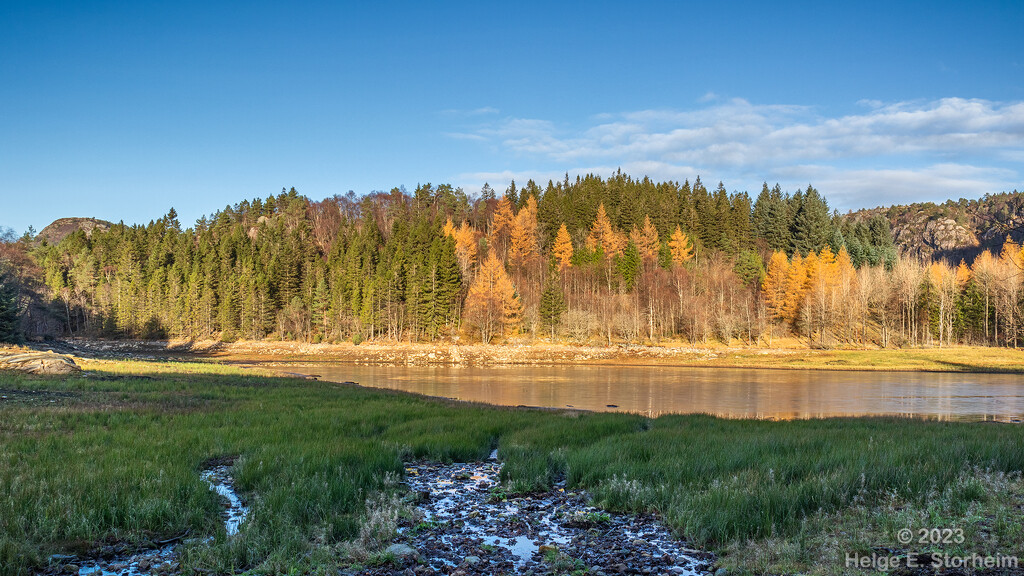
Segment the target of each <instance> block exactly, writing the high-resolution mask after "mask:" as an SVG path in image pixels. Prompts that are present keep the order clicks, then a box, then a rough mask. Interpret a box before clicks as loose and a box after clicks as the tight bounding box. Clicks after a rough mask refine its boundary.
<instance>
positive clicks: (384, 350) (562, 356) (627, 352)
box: [43, 339, 1024, 373]
mask: <svg viewBox="0 0 1024 576" xmlns="http://www.w3.org/2000/svg"><path fill="white" fill-rule="evenodd" d="M47 346H49V347H55V348H56V349H57V351H66V352H71V353H77V354H79V355H98V356H101V357H102V356H106V357H123V358H137V359H168V358H170V359H174V358H177V359H191V360H202V359H210V360H217V361H220V362H226V363H231V364H241V365H246V364H261V365H265V366H278V367H284V366H289V365H296V364H309V363H316V364H322V363H335V362H336V363H341V364H379V365H390V366H429V365H439V366H517V365H538V366H544V365H572V364H590V365H594V364H604V365H619V366H631V365H644V366H651V365H654V366H690V367H707V368H711V367H721V368H759V369H764V368H771V369H792V370H885V371H921V372H993V373H1024V351H1021V350H1014V349H1009V348H992V347H981V346H961V347H950V348H906V349H835V350H815V349H809V348H807V347H805V346H802V345H801V344H800V342H798V341H796V340H780V341H779V345H778V346H775V347H769V348H762V347H745V346H712V345H709V346H707V347H691V346H683V345H671V344H666V345H661V346H633V345H631V346H626V345H621V346H575V345H569V344H550V343H545V342H533V343H528V344H527V343H522V344H506V345H480V344H476V345H459V344H451V343H434V344H422V343H408V342H366V343H362V344H360V345H358V346H357V345H354V344H351V343H342V344H308V343H301V342H286V341H240V342H231V343H227V342H217V341H212V340H211V341H197V342H190V341H128V340H85V339H72V340H69V341H67V342H62V343H54V344H47V345H43V347H44V348H45V347H47Z"/></svg>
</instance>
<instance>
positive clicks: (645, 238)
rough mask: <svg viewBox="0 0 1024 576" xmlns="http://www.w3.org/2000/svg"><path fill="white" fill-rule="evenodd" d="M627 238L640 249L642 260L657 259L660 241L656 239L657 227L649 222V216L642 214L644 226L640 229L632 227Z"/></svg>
mask: <svg viewBox="0 0 1024 576" xmlns="http://www.w3.org/2000/svg"><path fill="white" fill-rule="evenodd" d="M629 239H630V240H632V241H633V244H635V245H636V248H637V250H639V251H640V257H641V258H643V260H644V262H651V261H654V260H657V259H658V250H659V249H660V248H661V242H659V241H658V229H657V228H655V227H654V225H653V224H651V217H650V216H648V215H646V214H645V215H644V226H643V228H642V229H637V228H636V227H634V228H633V231H632V232H630V233H629Z"/></svg>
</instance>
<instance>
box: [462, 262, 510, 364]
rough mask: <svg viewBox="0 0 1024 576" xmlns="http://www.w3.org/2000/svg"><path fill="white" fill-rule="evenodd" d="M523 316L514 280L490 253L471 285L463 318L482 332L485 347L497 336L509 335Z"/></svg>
mask: <svg viewBox="0 0 1024 576" xmlns="http://www.w3.org/2000/svg"><path fill="white" fill-rule="evenodd" d="M521 314H522V303H521V302H520V301H519V296H518V295H517V294H516V290H515V287H514V286H512V280H510V279H509V277H508V273H507V272H505V266H504V265H503V264H502V263H501V260H499V259H498V256H497V255H496V254H495V253H494V251H493V250H491V251H490V252H488V254H487V258H486V259H485V260H484V262H483V264H481V265H480V270H479V271H478V272H477V275H476V278H474V279H473V283H472V284H470V285H469V293H468V294H467V295H466V308H465V313H464V315H463V317H464V318H465V320H466V322H467V324H469V325H470V326H473V327H475V328H476V329H477V330H479V331H480V340H481V341H482V342H483V343H485V344H486V343H488V342H490V341H491V339H492V338H493V337H494V336H495V335H497V334H502V335H504V334H507V333H508V332H509V331H510V330H511V329H512V328H514V327H515V325H516V324H517V323H518V321H519V317H520V315H521Z"/></svg>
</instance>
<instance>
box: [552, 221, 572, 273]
mask: <svg viewBox="0 0 1024 576" xmlns="http://www.w3.org/2000/svg"><path fill="white" fill-rule="evenodd" d="M551 250H552V253H553V254H554V256H555V259H556V260H558V269H559V270H565V269H566V268H569V267H570V266H572V254H573V249H572V238H570V237H569V230H568V229H567V228H566V227H565V222H562V225H561V226H559V227H558V234H556V235H555V245H554V246H553V247H552V249H551Z"/></svg>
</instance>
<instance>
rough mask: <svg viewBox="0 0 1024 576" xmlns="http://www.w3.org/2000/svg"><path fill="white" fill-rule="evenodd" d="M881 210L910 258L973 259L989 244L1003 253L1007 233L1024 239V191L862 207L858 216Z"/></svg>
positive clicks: (1019, 239) (895, 242)
mask: <svg viewBox="0 0 1024 576" xmlns="http://www.w3.org/2000/svg"><path fill="white" fill-rule="evenodd" d="M875 214H881V215H883V216H885V217H886V218H888V219H889V223H890V225H891V226H892V236H893V242H894V244H895V245H896V249H897V250H898V251H899V252H900V253H902V254H907V255H910V256H918V257H922V258H939V259H944V260H947V261H949V262H952V263H956V262H959V261H960V259H961V258H963V259H965V260H967V262H968V263H969V262H971V260H973V259H974V257H975V256H977V255H978V254H980V253H981V252H982V251H983V250H985V249H986V248H988V249H990V250H992V251H993V253H998V252H999V249H1000V248H1001V247H1002V245H1003V242H1005V241H1006V237H1007V236H1009V237H1011V238H1012V239H1013V240H1014V241H1016V242H1018V243H1019V242H1021V241H1022V240H1024V192H1017V191H1016V190H1014V191H1013V192H1003V193H1001V194H986V195H985V196H984V197H982V198H980V199H978V200H966V199H963V198H961V199H960V200H947V201H946V202H943V203H942V204H935V203H933V202H919V203H916V204H908V205H897V206H891V207H888V208H884V207H879V208H871V209H866V210H860V211H857V212H854V213H852V214H850V215H849V216H848V217H852V218H854V219H855V220H856V219H860V218H870V217H871V216H873V215H875Z"/></svg>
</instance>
